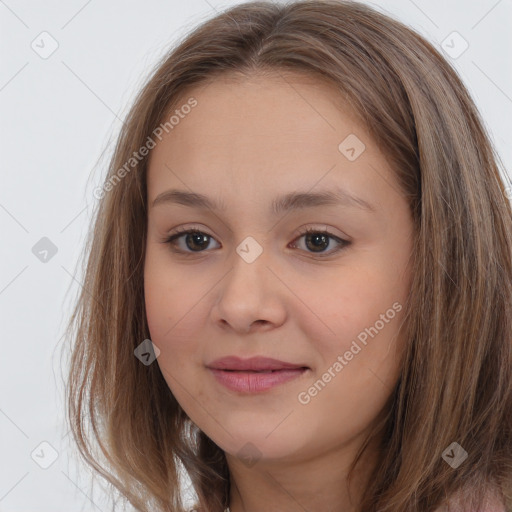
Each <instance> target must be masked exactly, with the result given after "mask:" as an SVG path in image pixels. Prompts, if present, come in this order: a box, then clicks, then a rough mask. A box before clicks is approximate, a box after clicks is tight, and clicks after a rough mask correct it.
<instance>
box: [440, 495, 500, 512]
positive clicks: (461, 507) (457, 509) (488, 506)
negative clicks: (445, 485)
mask: <svg viewBox="0 0 512 512" xmlns="http://www.w3.org/2000/svg"><path fill="white" fill-rule="evenodd" d="M465 501H466V500H465V499H464V496H463V495H462V494H460V493H456V494H455V495H454V496H453V497H452V498H450V499H449V500H448V501H447V502H446V503H444V504H443V505H441V506H440V507H439V508H437V509H436V510H435V511H434V512H469V511H468V509H467V505H465V504H464V503H465ZM448 506H450V508H448ZM481 512H507V510H506V508H505V503H504V502H503V497H502V496H501V495H500V494H499V493H498V492H497V491H495V490H492V489H490V490H489V491H488V492H487V494H486V495H485V500H484V505H483V508H482V509H481Z"/></svg>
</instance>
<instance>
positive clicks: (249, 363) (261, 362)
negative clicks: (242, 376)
mask: <svg viewBox="0 0 512 512" xmlns="http://www.w3.org/2000/svg"><path fill="white" fill-rule="evenodd" d="M206 366H207V367H208V368H214V369H217V370H253V371H264V370H291V369H297V368H307V366H306V365H305V364H294V363H287V362H285V361H279V359H272V358H270V357H263V356H255V357H250V358H249V359H241V358H239V357H236V356H228V357H222V358H221V359H216V360H215V361H213V362H211V363H210V364H208V365H206Z"/></svg>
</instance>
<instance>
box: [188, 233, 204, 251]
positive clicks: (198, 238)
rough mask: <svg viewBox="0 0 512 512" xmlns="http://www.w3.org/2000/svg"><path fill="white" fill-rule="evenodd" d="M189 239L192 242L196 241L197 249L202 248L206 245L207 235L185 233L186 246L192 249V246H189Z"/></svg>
mask: <svg viewBox="0 0 512 512" xmlns="http://www.w3.org/2000/svg"><path fill="white" fill-rule="evenodd" d="M191 239H192V240H193V243H194V244H195V243H196V242H197V244H198V245H199V249H204V248H206V247H208V235H202V234H200V233H192V234H189V235H187V239H186V240H187V247H188V248H189V249H192V250H193V249H194V248H193V247H191V246H190V245H189V243H188V242H189V241H190V240H191Z"/></svg>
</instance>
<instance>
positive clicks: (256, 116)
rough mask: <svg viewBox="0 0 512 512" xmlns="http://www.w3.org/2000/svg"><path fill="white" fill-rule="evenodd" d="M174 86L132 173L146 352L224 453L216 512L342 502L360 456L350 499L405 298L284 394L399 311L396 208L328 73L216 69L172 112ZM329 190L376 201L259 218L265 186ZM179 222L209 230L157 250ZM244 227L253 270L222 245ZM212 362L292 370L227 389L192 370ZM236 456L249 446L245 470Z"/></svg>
mask: <svg viewBox="0 0 512 512" xmlns="http://www.w3.org/2000/svg"><path fill="white" fill-rule="evenodd" d="M190 96H194V97H195V98H196V99H197V101H198V105H197V106H196V107H195V108H193V109H192V111H191V112H190V113H189V114H188V115H187V116H186V117H185V118H184V119H182V120H180V123H179V124H178V125H177V126H175V127H174V129H173V130H172V131H170V132H169V134H167V135H165V136H164V138H163V140H162V141H161V142H159V143H158V144H157V145H156V147H155V148H154V149H153V150H152V152H151V155H150V162H149V168H148V176H147V180H148V181H147V184H148V205H149V210H148V237H147V246H146V258H145V269H144V279H145V282H144V286H145V300H146V311H147V319H148V325H149V329H150V333H151V339H152V341H153V343H154V344H155V345H156V346H157V347H158V348H159V349H160V355H159V357H158V359H157V363H158V364H159V366H160V369H161V371H162V373H163V376H164V378H165V380H166V382H167V384H168V386H169V388H170V390H171V391H172V393H173V394H174V396H175V397H176V399H177V400H178V402H179V403H180V405H181V406H182V408H183V409H184V410H185V412H186V413H187V414H188V416H189V417H190V418H191V419H192V420H193V421H194V423H195V424H196V425H198V426H199V428H200V429H201V430H203V431H204V432H205V433H206V434H207V435H208V436H209V437H210V438H211V439H212V440H213V441H214V442H215V443H216V444H217V445H218V446H220V447H221V448H222V449H223V450H224V451H225V453H226V457H227V461H228V466H229V470H230V475H231V482H232V486H231V489H232V490H231V496H230V509H231V512H242V511H245V512H263V511H265V512H268V511H269V510H275V511H277V510H279V511H280V512H295V511H304V510H308V511H309V512H316V511H318V512H320V511H322V512H326V511H334V510H344V511H352V510H356V504H357V502H358V500H359V499H360V496H361V492H362V489H363V485H364V483H365V481H366V476H367V475H368V472H369V470H370V469H371V468H372V467H373V465H374V463H375V452H374V451H373V449H370V450H369V451H368V455H367V456H366V458H365V459H364V464H363V465H362V466H361V468H362V469H361V470H360V471H359V473H357V475H358V476H357V478H356V480H355V481H354V484H353V487H351V489H350V490H351V495H350V496H349V493H348V491H349V489H348V486H347V484H346V474H347V469H348V466H349V464H350V462H351V461H352V459H353V457H354V456H355V454H356V452H357V449H358V448H359V446H360V445H361V443H362V441H363V436H364V435H365V433H366V432H367V430H368V428H369V427H370V425H371V422H372V420H374V419H375V417H376V416H377V414H378V413H379V411H381V409H383V407H384V405H385V402H386V400H387V399H388V397H389V396H390V394H391V392H392V389H393V387H394V385H395V384H396V382H397V379H398V377H399V368H400V365H399V361H400V356H401V353H402V350H403V343H404V340H403V339H402V337H401V331H400V330H399V327H400V321H401V320H402V314H403V311H404V309H405V308H402V311H401V312H396V314H395V315H394V318H393V319H392V320H390V321H389V322H387V323H385V326H384V328H382V329H380V330H379V331H378V334H376V335H374V336H373V337H369V338H368V342H367V344H366V345H365V346H364V345H361V344H359V345H361V347H362V349H361V351H360V352H358V353H357V355H355V356H354V357H353V358H352V360H350V361H347V364H346V366H344V367H343V369H342V371H339V372H337V373H336V372H334V373H335V375H336V376H335V377H333V378H332V379H331V380H330V382H328V383H327V384H326V385H325V387H323V389H321V391H320V392H318V393H317V394H316V395H315V396H314V397H311V400H310V401H309V402H308V403H307V404H303V403H300V402H299V400H298V395H299V393H301V392H304V391H307V390H308V388H310V387H311V385H312V384H313V383H314V382H316V381H318V379H321V378H322V375H323V374H324V373H325V372H326V371H327V370H328V368H330V367H331V368H332V366H333V364H334V363H335V362H336V361H337V360H338V359H337V358H338V356H340V355H341V356H343V354H345V352H346V351H347V350H349V349H350V347H351V344H352V342H353V341H354V340H356V339H357V336H358V334H360V333H361V332H362V331H364V329H365V328H369V327H371V326H374V325H375V324H376V321H377V320H379V319H380V318H381V317H380V315H381V314H383V313H385V312H386V311H387V310H389V309H390V308H392V305H393V304H394V303H399V304H401V305H402V306H404V305H405V301H406V298H407V294H408V292H409V288H410V284H411V281H410V279H411V273H410V257H411V251H412V236H413V223H412V218H411V215H410V212H409V208H408V205H407V202H406V200H405V198H404V197H403V195H402V194H401V193H400V191H399V187H398V183H397V182H396V179H395V176H394V174H393V172H392V170H391V168H390V167H389V165H388V163H387V161H386V159H385V157H384V155H383V154H382V153H381V152H380V151H379V150H378V148H377V146H376V145H375V143H374V141H373V140H372V139H371V137H370V135H369V133H368V131H367V130H366V129H365V128H364V127H363V126H362V125H361V124H359V123H358V122H356V120H355V116H353V115H351V113H350V111H349V109H348V108H347V107H346V106H345V107H344V106H343V104H342V103H341V99H340V96H339V94H338V93H337V91H336V89H334V88H333V86H332V85H330V84H326V83H324V82H322V81H318V80H317V79H315V78H313V77H305V76H302V75H295V74H288V75H283V74H281V75H276V76H275V77H269V76H265V77H263V76H259V75H252V76H250V77H245V78H243V79H239V80H234V79H233V77H223V78H221V79H217V80H215V81H214V82H212V83H211V84H209V85H208V86H207V87H204V86H202V87H198V88H195V89H193V90H191V91H190V94H189V95H188V96H187V97H186V98H185V100H184V101H183V102H182V103H180V105H181V104H184V103H185V102H186V100H187V99H188V98H189V97H190ZM351 133H354V134H356V135H357V137H358V138H359V139H360V140H361V141H363V143H364V144H365V146H366V149H365V150H364V151H363V152H362V153H361V154H360V156H359V157H358V158H356V159H355V160H354V161H350V160H349V159H347V158H346V156H345V155H344V154H342V153H341V152H340V150H339V149H338V145H339V144H340V143H341V142H342V141H343V140H344V139H345V138H346V137H347V136H348V135H349V134H351ZM335 187H343V188H345V189H347V190H349V191H350V192H351V193H352V194H354V195H356V196H358V197H361V198H363V199H364V200H366V201H367V202H369V203H371V204H372V205H373V206H374V208H375V210H376V211H375V212H367V211H364V210H363V209H359V208H355V207H353V206H347V205H329V206H316V207H312V208H307V209H304V210H297V211H290V212H288V213H287V214H285V213H282V214H281V215H279V216H277V217H275V216H272V215H271V214H270V213H269V208H270V203H271V200H272V199H273V198H274V197H276V196H279V195H281V194H285V193H288V192H295V191H298V190H300V191H310V190H311V191H317V190H320V189H322V190H323V189H331V190H333V189H334V188H335ZM170 188H179V189H182V190H187V191H194V192H197V193H202V194H205V195H207V196H208V197H210V198H212V199H216V200H222V201H223V202H224V203H225V204H226V210H225V211H212V210H209V209H198V208H190V207H188V206H184V205H180V204H160V205H157V206H154V207H152V206H151V205H152V203H153V200H154V199H155V198H156V197H157V196H158V195H159V194H160V193H161V192H163V191H165V190H167V189H170ZM179 227H183V228H188V227H190V228H192V227H194V228H196V229H199V230H201V231H202V232H203V233H205V234H207V235H210V236H211V237H212V238H210V239H207V241H206V242H205V243H204V244H203V245H202V246H201V245H199V246H198V245H197V242H196V244H195V243H194V240H192V241H191V240H190V238H189V242H188V245H187V237H186V235H184V236H182V237H181V238H180V239H178V240H177V241H175V247H176V248H181V249H182V250H183V251H188V252H187V253H186V254H181V255H180V254H177V253H174V252H172V250H171V246H170V245H168V244H165V243H162V241H163V240H164V239H165V238H166V237H167V236H168V235H170V234H173V233H174V232H175V230H176V228H179ZM304 227H311V228H315V229H323V228H327V229H328V231H330V232H331V233H332V235H333V236H334V237H339V238H340V239H345V240H348V241H350V242H351V243H350V245H348V246H346V247H345V248H344V249H342V250H341V251H338V252H335V248H336V247H338V246H339V245H338V244H337V242H336V240H335V238H330V239H328V240H329V242H328V243H327V242H326V243H324V244H323V245H322V244H320V246H319V247H320V249H319V251H320V252H315V245H314V243H312V242H309V243H308V242H307V236H301V235H300V231H298V230H299V229H300V228H304ZM248 236H251V237H253V238H254V239H255V240H256V241H257V242H258V244H259V245H260V246H261V248H262V249H263V252H262V254H260V255H259V257H257V258H256V260H255V261H253V262H252V263H247V261H245V260H244V259H243V258H242V257H240V256H239V254H238V253H237V252H236V248H237V247H238V245H239V244H240V243H241V242H242V241H243V240H244V239H245V238H246V237H248ZM208 240H209V244H208ZM201 247H204V248H203V249H201ZM194 251H195V252H194ZM201 251H202V252H201ZM227 355H237V356H239V357H252V356H255V355H263V356H267V357H273V358H276V359H280V360H283V361H289V362H293V363H301V364H303V365H305V366H308V367H309V370H308V371H307V372H306V373H305V374H303V375H302V376H300V377H299V378H297V379H295V380H292V381H289V382H287V383H285V384H281V385H279V386H277V387H275V388H272V389H271V390H268V391H265V392H260V393H255V394H247V393H240V392H235V391H230V390H228V389H226V388H225V387H224V386H222V385H221V384H220V383H218V382H217V380H216V379H215V378H214V377H213V375H212V373H211V372H210V370H208V369H207V368H206V366H205V365H206V364H207V363H210V362H212V361H213V360H215V359H217V358H220V357H224V356H227ZM331 373H332V371H331ZM247 443H252V445H250V446H253V447H256V449H257V451H255V450H254V448H251V449H248V448H247ZM244 446H245V448H244ZM371 448H372V447H371ZM241 450H242V453H244V450H245V452H247V451H248V450H249V451H250V450H253V451H254V452H255V453H256V454H257V455H254V459H253V461H252V462H253V464H250V463H249V464H248V463H246V461H245V459H244V458H243V457H239V456H238V455H237V454H239V453H240V451H241ZM351 499H352V501H351ZM271 507H273V508H271Z"/></svg>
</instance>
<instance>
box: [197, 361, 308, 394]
mask: <svg viewBox="0 0 512 512" xmlns="http://www.w3.org/2000/svg"><path fill="white" fill-rule="evenodd" d="M207 368H208V370H209V371H210V372H211V373H212V374H213V376H214V377H215V379H216V381H217V382H219V383H220V384H222V385H223V386H224V387H226V388H227V389H229V390H231V391H236V392H239V393H258V392H263V391H267V390H270V389H272V388H275V387H277V386H280V385H283V384H285V383H287V382H289V381H292V380H295V379H297V378H299V377H301V376H303V375H304V374H305V373H306V372H309V371H310V370H311V369H310V368H309V367H308V366H305V365H302V364H294V363H289V362H285V361H279V360H277V359H269V358H263V357H255V358H250V359H245V360H244V359H240V358H237V357H234V356H230V357H228V358H223V359H218V360H216V361H214V362H213V363H211V364H210V365H207Z"/></svg>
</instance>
